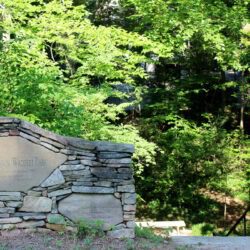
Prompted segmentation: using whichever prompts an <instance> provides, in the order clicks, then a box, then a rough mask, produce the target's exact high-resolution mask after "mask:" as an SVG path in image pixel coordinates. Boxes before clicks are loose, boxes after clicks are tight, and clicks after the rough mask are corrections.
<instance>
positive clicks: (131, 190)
mask: <svg viewBox="0 0 250 250" xmlns="http://www.w3.org/2000/svg"><path fill="white" fill-rule="evenodd" d="M117 192H123V193H134V192H135V186H134V185H124V186H118V187H117Z"/></svg>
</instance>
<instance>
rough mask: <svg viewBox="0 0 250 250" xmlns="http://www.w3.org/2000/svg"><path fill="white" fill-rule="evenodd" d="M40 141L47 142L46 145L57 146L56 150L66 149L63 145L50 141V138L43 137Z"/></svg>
mask: <svg viewBox="0 0 250 250" xmlns="http://www.w3.org/2000/svg"><path fill="white" fill-rule="evenodd" d="M40 141H42V142H46V143H48V144H51V145H53V146H55V147H56V148H64V147H65V146H64V145H62V144H61V143H58V142H56V141H53V140H50V139H48V138H46V137H41V138H40Z"/></svg>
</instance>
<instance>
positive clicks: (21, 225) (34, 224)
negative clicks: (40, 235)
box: [16, 220, 45, 228]
mask: <svg viewBox="0 0 250 250" xmlns="http://www.w3.org/2000/svg"><path fill="white" fill-rule="evenodd" d="M44 225H45V222H44V221H43V220H40V221H25V222H22V223H19V224H16V228H36V227H43V226H44Z"/></svg>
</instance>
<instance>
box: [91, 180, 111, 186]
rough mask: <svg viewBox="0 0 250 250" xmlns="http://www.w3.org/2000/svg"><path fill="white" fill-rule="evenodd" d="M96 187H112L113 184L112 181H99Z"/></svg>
mask: <svg viewBox="0 0 250 250" xmlns="http://www.w3.org/2000/svg"><path fill="white" fill-rule="evenodd" d="M94 186H97V187H112V182H111V181H98V182H94Z"/></svg>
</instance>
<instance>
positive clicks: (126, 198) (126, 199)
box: [122, 193, 136, 205]
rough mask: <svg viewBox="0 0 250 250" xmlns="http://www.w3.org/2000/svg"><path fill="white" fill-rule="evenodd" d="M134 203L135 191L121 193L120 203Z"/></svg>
mask: <svg viewBox="0 0 250 250" xmlns="http://www.w3.org/2000/svg"><path fill="white" fill-rule="evenodd" d="M135 203H136V194H135V193H124V194H122V204H128V205H133V204H135Z"/></svg>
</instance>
